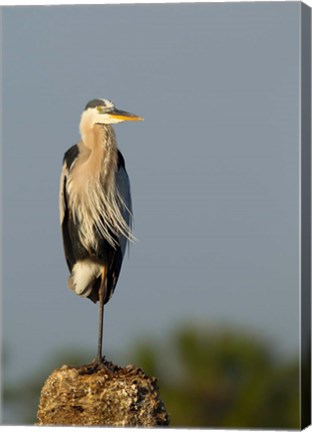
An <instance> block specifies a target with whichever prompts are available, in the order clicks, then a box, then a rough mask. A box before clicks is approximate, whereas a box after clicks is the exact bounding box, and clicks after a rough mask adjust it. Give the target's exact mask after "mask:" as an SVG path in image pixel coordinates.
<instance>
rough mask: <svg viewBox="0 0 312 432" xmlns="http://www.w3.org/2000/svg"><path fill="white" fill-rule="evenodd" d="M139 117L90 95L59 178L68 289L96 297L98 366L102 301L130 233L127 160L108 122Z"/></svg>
mask: <svg viewBox="0 0 312 432" xmlns="http://www.w3.org/2000/svg"><path fill="white" fill-rule="evenodd" d="M139 120H143V119H142V117H139V116H137V115H134V114H130V113H128V112H126V111H121V110H118V109H116V108H115V106H114V104H113V103H112V102H111V101H109V100H107V99H93V100H92V101H90V102H89V103H88V104H87V105H86V107H85V110H84V111H83V113H82V115H81V120H80V135H81V141H80V142H79V143H78V144H76V145H74V146H72V147H71V148H69V149H68V150H67V151H66V153H65V155H64V160H63V169H62V173H61V180H60V222H61V227H62V234H63V244H64V251H65V257H66V261H67V265H68V268H69V270H70V276H69V278H68V287H69V288H70V289H71V290H72V291H74V292H75V293H76V294H78V295H79V296H81V297H88V298H89V299H91V300H92V301H93V302H95V303H96V302H97V301H99V335H98V350H97V355H96V357H95V359H94V361H93V363H94V364H95V365H101V364H102V361H103V358H102V334H103V314H104V304H105V303H107V302H108V300H109V299H110V298H111V296H112V294H113V292H114V290H115V287H116V283H117V280H118V276H119V272H120V269H121V264H122V260H123V257H124V254H125V249H126V245H127V242H128V241H129V240H133V238H134V237H133V234H132V232H131V217H132V205H131V195H130V183H129V178H128V175H127V171H126V168H125V161H124V158H123V156H122V154H121V152H120V151H119V150H118V148H117V141H116V136H115V132H114V129H113V127H112V126H111V125H112V124H115V123H119V122H123V121H139Z"/></svg>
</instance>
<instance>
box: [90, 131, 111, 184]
mask: <svg viewBox="0 0 312 432" xmlns="http://www.w3.org/2000/svg"><path fill="white" fill-rule="evenodd" d="M83 143H84V145H85V147H87V148H88V149H89V150H91V152H90V155H89V158H88V160H87V161H86V164H87V168H88V171H89V173H90V175H92V174H93V175H94V176H95V177H97V178H98V179H101V180H103V181H105V182H106V181H114V176H115V172H116V168H117V144H116V137H115V133H114V130H113V128H112V126H109V125H105V126H102V125H94V126H93V128H92V129H90V130H89V131H88V132H87V133H86V134H85V135H84V137H83Z"/></svg>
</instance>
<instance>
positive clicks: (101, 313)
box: [95, 266, 106, 363]
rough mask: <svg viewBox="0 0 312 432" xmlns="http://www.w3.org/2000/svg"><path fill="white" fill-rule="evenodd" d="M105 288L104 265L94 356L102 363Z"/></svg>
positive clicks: (97, 361) (96, 360) (104, 268)
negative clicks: (95, 352)
mask: <svg viewBox="0 0 312 432" xmlns="http://www.w3.org/2000/svg"><path fill="white" fill-rule="evenodd" d="M105 288H106V267H105V266H104V267H103V270H102V275H101V285H100V288H99V303H100V304H99V337H98V351H97V355H96V358H95V362H96V363H102V362H103V358H102V343H103V321H104V300H105V291H106V290H105Z"/></svg>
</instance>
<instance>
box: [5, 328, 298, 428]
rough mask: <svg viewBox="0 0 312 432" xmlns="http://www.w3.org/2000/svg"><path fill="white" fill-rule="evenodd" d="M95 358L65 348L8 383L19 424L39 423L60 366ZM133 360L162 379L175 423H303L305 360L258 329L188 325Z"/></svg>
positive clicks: (8, 404)
mask: <svg viewBox="0 0 312 432" xmlns="http://www.w3.org/2000/svg"><path fill="white" fill-rule="evenodd" d="M60 359H61V360H60ZM110 359H111V358H110ZM88 360H90V359H89V358H88V356H87V354H86V353H79V352H77V353H76V354H73V353H70V354H69V353H67V354H66V353H62V354H60V355H59V356H56V358H55V359H54V360H53V362H50V363H49V364H47V365H46V367H45V368H44V370H42V371H40V372H38V373H37V374H36V376H35V377H31V378H29V379H28V380H27V381H26V382H25V383H23V384H20V385H19V386H18V388H17V387H13V386H10V385H5V386H4V389H3V391H4V393H3V400H4V404H5V408H6V409H9V410H11V412H15V418H16V422H15V421H14V423H15V424H33V423H35V421H36V420H35V418H36V411H37V406H38V401H39V396H40V389H41V387H42V385H43V382H44V380H45V379H46V378H47V377H48V375H49V374H50V373H51V372H52V370H53V369H55V368H56V367H59V366H60V365H62V364H65V363H66V364H71V365H80V364H83V363H86V362H87V361H88ZM112 360H113V359H112ZM128 360H131V361H132V363H135V364H136V365H137V366H140V367H142V368H143V369H144V370H145V372H146V373H147V374H149V375H153V376H156V377H157V378H158V382H159V386H160V395H161V398H162V400H163V401H164V403H165V406H166V408H167V411H168V412H169V415H170V418H171V427H201V428H207V427H214V428H218V427H219V428H241V427H242V428H261V429H263V428H270V429H276V428H282V429H291V428H299V426H300V424H299V364H298V359H295V360H291V359H281V358H280V357H278V356H277V355H275V353H274V351H273V350H272V348H271V347H270V346H269V345H268V344H267V343H266V342H264V341H262V340H260V339H259V337H256V336H255V335H248V334H243V333H242V332H241V331H240V330H238V329H236V330H235V329H233V328H231V329H226V328H222V327H221V328H220V327H214V326H213V327H211V328H209V327H208V328H207V327H206V326H202V327H195V326H193V325H189V326H185V327H182V328H180V329H179V330H177V331H176V332H175V333H174V334H172V335H171V337H170V338H169V339H167V340H166V341H165V346H164V345H163V344H160V343H157V342H155V341H153V340H148V341H145V342H141V343H140V344H138V345H137V346H136V347H135V349H134V351H133V355H132V358H131V359H130V358H128ZM51 366H52V367H51ZM11 417H12V415H11Z"/></svg>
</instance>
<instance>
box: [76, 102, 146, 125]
mask: <svg viewBox="0 0 312 432" xmlns="http://www.w3.org/2000/svg"><path fill="white" fill-rule="evenodd" d="M140 120H143V118H142V117H140V116H137V115H135V114H131V113H129V112H127V111H121V110H119V109H117V108H116V107H115V105H114V104H113V102H111V101H110V100H108V99H93V100H91V101H90V102H88V103H87V105H86V107H85V109H84V111H83V113H82V116H81V123H80V127H81V126H83V128H93V126H94V125H96V124H100V125H111V124H116V123H120V122H124V121H140Z"/></svg>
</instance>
